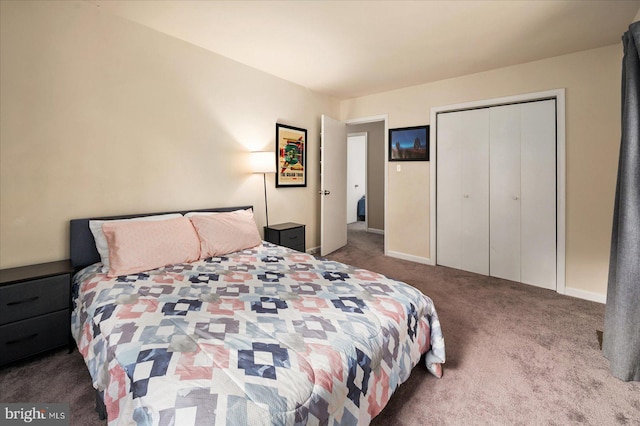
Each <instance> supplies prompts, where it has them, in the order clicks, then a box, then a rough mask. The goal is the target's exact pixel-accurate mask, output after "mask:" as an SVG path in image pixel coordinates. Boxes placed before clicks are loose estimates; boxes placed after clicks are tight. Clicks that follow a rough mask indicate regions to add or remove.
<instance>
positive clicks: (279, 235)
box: [264, 222, 306, 252]
mask: <svg viewBox="0 0 640 426" xmlns="http://www.w3.org/2000/svg"><path fill="white" fill-rule="evenodd" d="M304 228H305V226H304V225H301V224H299V223H291V222H287V223H279V224H277V225H270V226H265V227H264V239H265V240H266V241H269V242H270V243H273V244H278V245H279V246H284V247H289V248H292V249H294V250H298V251H302V252H304V251H305V250H306V246H305V241H304V238H305V236H304Z"/></svg>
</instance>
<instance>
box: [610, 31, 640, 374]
mask: <svg viewBox="0 0 640 426" xmlns="http://www.w3.org/2000/svg"><path fill="white" fill-rule="evenodd" d="M622 43H623V47H624V59H623V60H622V141H621V144H620V159H619V162H618V183H617V186H616V199H615V205H614V212H613V232H612V236H611V258H610V263H609V284H608V288H607V306H606V310H605V317H604V336H603V342H602V351H603V353H604V356H606V357H607V358H608V359H609V361H610V363H611V373H612V374H613V375H614V376H615V377H617V378H619V379H621V380H624V381H630V380H634V381H640V58H639V57H638V48H639V47H640V22H634V23H633V24H631V25H630V26H629V31H627V32H626V33H624V36H623V37H622Z"/></svg>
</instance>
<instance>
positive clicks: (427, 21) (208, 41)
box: [88, 0, 640, 99]
mask: <svg viewBox="0 0 640 426" xmlns="http://www.w3.org/2000/svg"><path fill="white" fill-rule="evenodd" d="M88 2H89V3H90V4H93V5H94V6H96V7H99V8H100V9H101V10H102V11H105V12H108V13H112V14H115V15H118V16H120V17H123V18H126V19H129V20H131V21H134V22H137V23H140V24H142V25H145V26H148V27H150V28H153V29H155V30H157V31H160V32H162V33H166V34H169V35H171V36H174V37H177V38H179V39H182V40H185V41H187V42H189V43H192V44H195V45H197V46H200V47H203V48H205V49H207V50H210V51H212V52H215V53H218V54H220V55H222V56H226V57H228V58H231V59H233V60H235V61H238V62H241V63H243V64H246V65H249V66H251V67H254V68H257V69H259V70H262V71H264V72H267V73H269V74H273V75H275V76H278V77H281V78H283V79H286V80H289V81H291V82H294V83H297V84H299V85H302V86H304V87H307V88H309V89H311V90H314V91H317V92H320V93H325V94H329V95H332V96H335V97H337V98H340V99H345V98H352V97H357V96H363V95H367V94H372V93H377V92H382V91H387V90H392V89H398V88H401V87H407V86H411V85H416V84H421V83H426V82H430V81H436V80H442V79H445V78H451V77H456V76H460V75H465V74H472V73H477V72H481V71H486V70H490V69H494V68H500V67H504V66H509V65H514V64H519V63H524V62H530V61H535V60H538V59H543V58H548V57H553V56H558V55H563V54H567V53H572V52H578V51H582V50H587V49H592V48H596V47H602V46H608V45H611V44H615V43H619V42H620V39H621V36H622V34H623V33H624V32H625V31H626V29H627V27H628V26H629V24H630V23H631V22H632V21H633V19H634V16H636V14H637V13H638V10H639V9H640V0H624V1H622V0H606V1H584V0H569V1H566V0H555V1H544V0H533V1H524V0H523V1H202V0H200V1H184V0H183V1H170V0H169V1H167V0H164V1H150V0H149V1H136V0H129V1H113V0H88Z"/></svg>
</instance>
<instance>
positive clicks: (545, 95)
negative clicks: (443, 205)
mask: <svg viewBox="0 0 640 426" xmlns="http://www.w3.org/2000/svg"><path fill="white" fill-rule="evenodd" d="M546 99H555V100H556V171H557V179H556V197H557V204H556V206H557V207H556V226H557V234H556V235H557V245H556V292H558V293H560V294H565V288H566V287H565V286H566V277H565V273H566V263H565V262H566V260H565V258H566V219H565V217H566V216H565V215H566V145H565V89H564V88H562V89H554V90H547V91H543V92H534V93H525V94H522V95H515V96H507V97H501V98H492V99H485V100H481V101H474V102H465V103H460V104H454V105H445V106H440V107H433V108H431V114H430V115H431V117H430V118H431V121H430V123H431V127H430V145H429V149H430V152H431V162H430V167H429V169H430V170H429V172H430V179H429V180H430V200H429V205H430V208H429V215H430V232H429V240H430V241H429V248H430V254H431V255H430V260H431V264H432V265H436V264H437V260H438V252H437V244H436V241H437V226H436V214H437V213H436V212H437V210H436V208H437V206H436V203H437V197H436V179H437V176H436V172H437V158H438V156H437V145H438V144H437V122H438V120H437V114H439V113H442V112H453V111H460V110H467V109H474V108H486V107H492V106H499V105H506V104H514V103H522V102H531V101H539V100H546Z"/></svg>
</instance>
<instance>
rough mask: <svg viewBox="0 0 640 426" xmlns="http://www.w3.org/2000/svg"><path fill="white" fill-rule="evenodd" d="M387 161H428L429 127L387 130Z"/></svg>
mask: <svg viewBox="0 0 640 426" xmlns="http://www.w3.org/2000/svg"><path fill="white" fill-rule="evenodd" d="M389 161H429V126H415V127H403V128H400V129H389Z"/></svg>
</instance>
